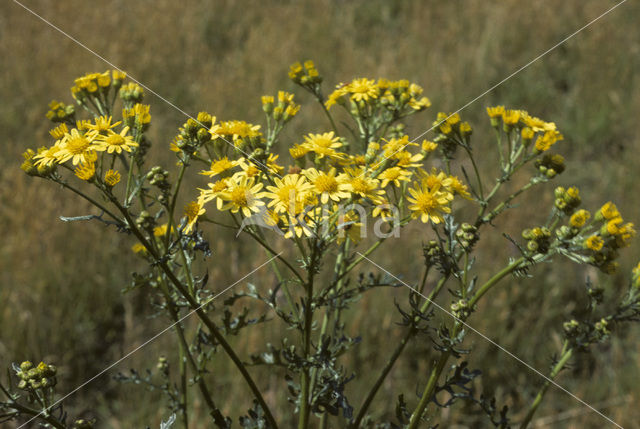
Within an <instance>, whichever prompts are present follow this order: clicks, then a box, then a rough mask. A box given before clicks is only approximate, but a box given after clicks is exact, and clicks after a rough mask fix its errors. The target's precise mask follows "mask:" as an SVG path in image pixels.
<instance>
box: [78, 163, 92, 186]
mask: <svg viewBox="0 0 640 429" xmlns="http://www.w3.org/2000/svg"><path fill="white" fill-rule="evenodd" d="M73 172H74V173H75V175H76V176H78V178H79V179H81V180H84V181H87V182H88V181H89V180H91V179H93V176H95V174H96V165H95V163H93V162H83V163H81V164H80V165H78V166H77V167H76V168H75V170H73Z"/></svg>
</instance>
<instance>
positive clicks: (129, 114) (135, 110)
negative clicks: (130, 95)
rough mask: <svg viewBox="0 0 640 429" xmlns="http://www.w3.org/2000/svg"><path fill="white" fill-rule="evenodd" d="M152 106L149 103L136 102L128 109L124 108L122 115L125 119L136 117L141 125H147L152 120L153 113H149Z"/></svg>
mask: <svg viewBox="0 0 640 429" xmlns="http://www.w3.org/2000/svg"><path fill="white" fill-rule="evenodd" d="M150 108H151V106H149V105H148V104H140V103H136V104H135V105H134V106H133V107H132V108H130V109H127V108H125V109H123V110H122V117H123V118H124V119H127V118H132V119H135V120H136V122H137V123H139V124H140V125H145V124H148V123H149V122H151V114H150V113H149V109H150Z"/></svg>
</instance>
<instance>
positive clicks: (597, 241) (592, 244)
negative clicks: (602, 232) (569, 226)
mask: <svg viewBox="0 0 640 429" xmlns="http://www.w3.org/2000/svg"><path fill="white" fill-rule="evenodd" d="M584 245H585V246H586V247H587V249H591V250H593V251H595V252H597V251H599V250H600V249H602V246H603V245H604V240H603V239H602V237H600V236H599V235H592V236H591V237H589V238H587V239H586V240H585V242H584Z"/></svg>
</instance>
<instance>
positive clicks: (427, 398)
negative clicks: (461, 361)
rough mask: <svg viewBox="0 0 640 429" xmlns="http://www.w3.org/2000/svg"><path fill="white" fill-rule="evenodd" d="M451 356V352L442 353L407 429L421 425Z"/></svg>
mask: <svg viewBox="0 0 640 429" xmlns="http://www.w3.org/2000/svg"><path fill="white" fill-rule="evenodd" d="M449 356H451V352H450V351H446V352H444V353H442V354H441V355H440V359H438V363H437V364H436V366H435V367H434V368H433V369H432V370H431V374H430V375H429V381H428V382H427V385H426V387H425V388H424V392H423V393H422V398H420V402H419V403H418V406H417V407H416V409H415V410H414V412H413V413H412V414H411V419H410V420H409V426H408V428H407V429H416V428H417V427H418V425H419V424H420V420H421V419H422V415H423V414H424V410H425V409H426V408H427V405H429V402H431V397H432V396H433V393H434V391H435V390H436V386H437V385H438V379H439V378H440V374H441V373H442V370H443V369H444V367H445V365H446V364H447V361H448V360H449Z"/></svg>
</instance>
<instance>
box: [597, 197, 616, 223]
mask: <svg viewBox="0 0 640 429" xmlns="http://www.w3.org/2000/svg"><path fill="white" fill-rule="evenodd" d="M597 215H599V216H598V217H599V218H601V219H607V220H609V219H614V218H617V217H620V212H619V211H618V208H617V207H616V205H615V204H613V203H612V202H611V201H609V202H607V203H605V204H604V205H603V206H602V207H601V208H600V211H599V212H598V214H597Z"/></svg>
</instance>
